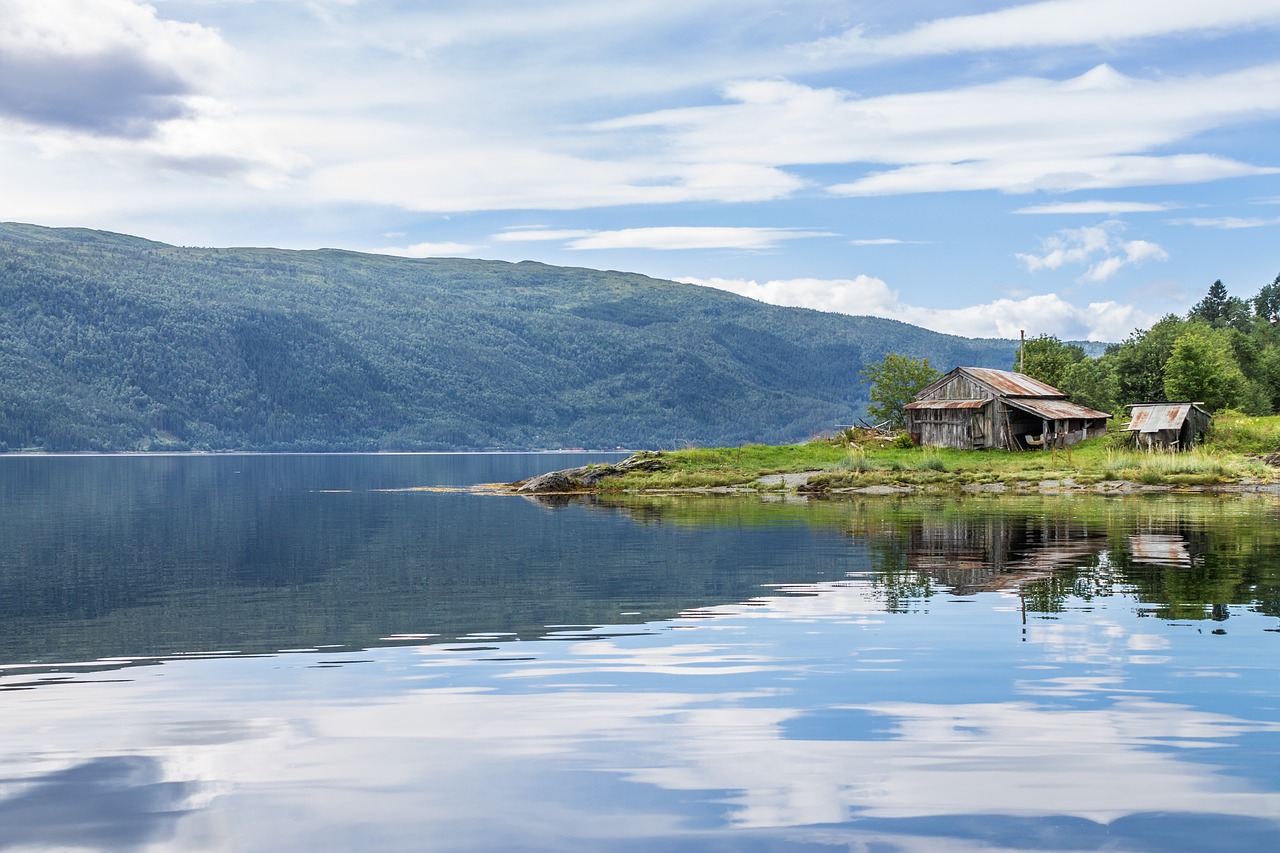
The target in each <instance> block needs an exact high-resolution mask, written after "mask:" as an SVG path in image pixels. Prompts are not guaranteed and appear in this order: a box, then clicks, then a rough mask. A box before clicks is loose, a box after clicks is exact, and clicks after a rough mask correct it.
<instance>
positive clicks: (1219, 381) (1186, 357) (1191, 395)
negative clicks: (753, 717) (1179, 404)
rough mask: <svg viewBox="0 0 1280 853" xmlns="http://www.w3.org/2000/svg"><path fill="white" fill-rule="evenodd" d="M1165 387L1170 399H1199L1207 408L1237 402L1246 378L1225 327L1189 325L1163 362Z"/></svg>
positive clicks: (1226, 405) (1211, 409)
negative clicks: (1214, 327) (1167, 358)
mask: <svg viewBox="0 0 1280 853" xmlns="http://www.w3.org/2000/svg"><path fill="white" fill-rule="evenodd" d="M1164 390H1165V395H1166V397H1167V399H1169V400H1187V401H1192V400H1195V401H1201V402H1203V403H1204V404H1205V407H1206V408H1208V409H1209V410H1210V411H1216V410H1218V409H1223V408H1226V407H1228V406H1233V405H1236V404H1237V403H1238V402H1239V400H1240V398H1241V396H1242V394H1243V393H1244V390H1245V377H1244V374H1243V373H1241V372H1240V365H1239V364H1238V363H1237V362H1236V357H1235V353H1234V352H1233V351H1232V348H1231V340H1230V336H1229V334H1228V333H1227V332H1226V330H1224V329H1211V328H1208V327H1206V326H1203V325H1200V324H1198V323H1191V324H1189V325H1188V328H1187V329H1186V330H1185V331H1183V333H1182V334H1181V335H1179V336H1178V339H1177V340H1176V341H1174V344H1173V351H1172V352H1171V353H1170V355H1169V360H1168V361H1167V362H1166V363H1165V378H1164Z"/></svg>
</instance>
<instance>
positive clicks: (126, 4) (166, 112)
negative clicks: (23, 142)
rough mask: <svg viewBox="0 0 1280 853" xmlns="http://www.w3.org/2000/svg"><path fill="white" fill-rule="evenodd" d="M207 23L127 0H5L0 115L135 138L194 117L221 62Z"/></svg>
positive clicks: (217, 40)
mask: <svg viewBox="0 0 1280 853" xmlns="http://www.w3.org/2000/svg"><path fill="white" fill-rule="evenodd" d="M229 57H230V49H229V48H228V47H227V45H226V44H225V43H224V42H223V41H222V39H221V37H220V36H219V35H218V34H217V33H216V32H214V31H213V30H211V29H208V28H206V27H202V26H200V25H198V24H185V23H179V22H177V21H166V20H161V19H160V18H159V17H158V16H157V15H156V10H155V9H154V8H153V7H151V6H147V5H144V4H140V3H137V2H133V0H6V2H5V9H4V17H3V20H0V114H3V115H6V116H8V117H9V118H10V119H14V120H17V121H20V122H23V123H25V124H29V125H35V126H42V127H53V128H60V129H66V130H71V131H78V132H84V133H90V134H100V135H105V136H120V137H142V136H148V135H150V134H152V133H154V132H155V130H156V128H157V126H159V125H160V124H162V123H164V122H167V121H172V120H174V119H178V118H185V117H189V116H192V115H194V114H196V113H197V112H198V105H197V104H193V103H192V102H191V101H190V100H189V99H190V97H191V96H194V95H198V94H200V93H201V92H202V90H203V89H204V88H205V86H206V85H207V83H208V81H209V79H210V78H212V77H216V76H219V75H220V74H221V73H222V70H223V68H224V67H225V66H226V64H227V63H228V61H229Z"/></svg>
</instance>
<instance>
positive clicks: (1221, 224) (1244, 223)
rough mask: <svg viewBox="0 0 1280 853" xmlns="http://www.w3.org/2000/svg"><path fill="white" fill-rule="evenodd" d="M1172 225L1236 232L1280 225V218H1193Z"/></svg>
mask: <svg viewBox="0 0 1280 853" xmlns="http://www.w3.org/2000/svg"><path fill="white" fill-rule="evenodd" d="M1170 224H1172V225H1194V226H1196V227H1197V228H1221V229H1226V230H1236V229H1240V228H1265V227H1266V226H1268V225H1280V217H1271V218H1263V217H1260V216H1248V217H1242V216H1212V217H1198V216H1193V217H1190V218H1187V219H1174V220H1171V221H1170Z"/></svg>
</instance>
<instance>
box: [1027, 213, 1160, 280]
mask: <svg viewBox="0 0 1280 853" xmlns="http://www.w3.org/2000/svg"><path fill="white" fill-rule="evenodd" d="M1123 230H1124V224H1123V223H1122V222H1119V221H1117V220H1114V219H1113V220H1108V221H1106V222H1103V223H1102V224H1101V225H1093V226H1088V227H1085V228H1069V229H1066V230H1063V231H1059V232H1058V233H1057V234H1054V235H1053V236H1051V237H1045V238H1043V239H1042V240H1041V243H1042V244H1043V248H1044V249H1045V253H1044V254H1043V255H1032V254H1021V253H1020V254H1018V255H1016V257H1017V258H1018V260H1020V261H1022V262H1023V263H1024V264H1026V266H1027V269H1028V270H1029V271H1030V272H1038V271H1039V270H1056V269H1059V268H1061V267H1063V266H1066V265H1068V264H1070V265H1073V266H1075V265H1086V264H1087V265H1088V269H1087V270H1086V271H1085V273H1084V275H1083V276H1082V278H1083V280H1085V281H1092V282H1102V281H1106V280H1107V279H1109V278H1111V277H1112V276H1113V275H1115V274H1116V273H1117V272H1119V271H1120V270H1121V269H1123V268H1124V267H1127V266H1132V265H1135V264H1140V263H1143V262H1144V261H1149V260H1154V261H1165V260H1168V259H1169V255H1168V253H1167V252H1165V250H1164V249H1162V248H1160V246H1158V245H1156V244H1155V243H1151V242H1148V241H1146V240H1122V239H1121V238H1120V234H1121V233H1122V232H1123ZM1099 256H1101V257H1099Z"/></svg>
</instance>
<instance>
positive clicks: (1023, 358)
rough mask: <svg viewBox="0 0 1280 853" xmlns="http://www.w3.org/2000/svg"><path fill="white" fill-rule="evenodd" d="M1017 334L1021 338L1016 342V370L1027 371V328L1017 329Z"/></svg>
mask: <svg viewBox="0 0 1280 853" xmlns="http://www.w3.org/2000/svg"><path fill="white" fill-rule="evenodd" d="M1018 335H1019V336H1020V337H1021V338H1022V343H1020V344H1018V372H1019V373H1026V372H1027V330H1026V329H1019V330H1018Z"/></svg>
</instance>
